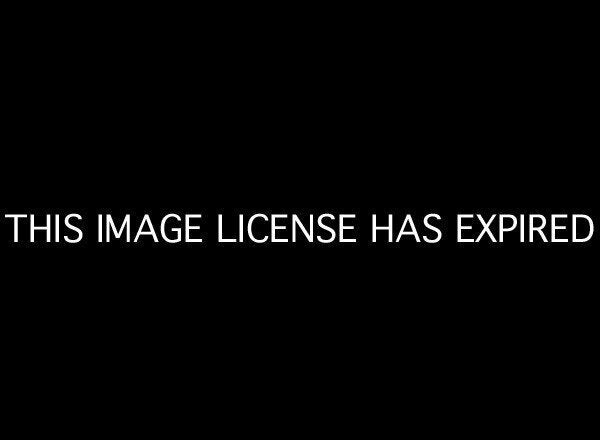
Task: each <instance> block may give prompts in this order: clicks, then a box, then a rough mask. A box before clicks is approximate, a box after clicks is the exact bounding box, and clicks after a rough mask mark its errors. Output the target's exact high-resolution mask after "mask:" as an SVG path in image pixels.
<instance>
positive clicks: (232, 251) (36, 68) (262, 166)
mask: <svg viewBox="0 0 600 440" xmlns="http://www.w3.org/2000/svg"><path fill="white" fill-rule="evenodd" d="M52 12H54V13H56V12H57V11H52ZM153 12H157V11H153ZM163 12H164V11H163ZM247 12H248V14H250V13H251V12H252V13H253V14H252V15H248V14H246V12H240V11H239V10H237V9H236V11H228V12H227V13H225V14H224V15H222V14H221V15H216V14H215V13H214V12H207V11H205V12H195V13H193V14H190V15H188V14H185V13H184V12H183V11H181V12H178V13H176V14H175V15H173V16H171V15H167V14H166V13H165V15H164V16H163V14H162V12H161V13H160V14H159V15H160V18H156V16H155V15H152V18H151V17H150V16H147V15H146V14H145V13H141V12H140V11H137V12H136V13H134V14H131V15H130V14H127V15H125V14H124V13H123V12H122V13H119V14H115V15H114V16H112V15H111V16H110V17H107V18H102V19H100V18H99V17H100V16H102V17H104V15H97V14H100V12H97V13H96V12H95V13H94V14H92V15H85V19H83V18H82V16H78V17H77V19H75V18H73V19H65V22H64V23H63V21H62V20H61V21H58V20H50V19H48V17H49V16H46V17H45V16H44V14H43V13H41V14H39V15H40V16H36V17H35V19H34V18H33V15H36V14H34V13H33V12H32V11H29V12H28V14H26V15H25V16H23V17H24V21H19V22H18V24H16V25H15V26H14V29H12V28H11V29H10V30H8V31H7V39H6V44H5V52H4V55H3V66H4V67H3V70H4V72H3V73H4V74H5V79H4V80H3V85H4V87H3V96H4V99H3V109H4V111H3V113H4V114H3V124H2V125H3V133H4V136H3V137H4V142H3V153H2V154H3V160H2V173H1V176H2V177H1V178H2V201H1V202H2V213H3V214H4V213H6V212H27V213H34V212H36V213H42V212H43V213H67V212H79V213H82V214H85V215H86V216H91V215H94V214H95V213H97V212H106V211H109V210H110V211H111V212H127V211H129V212H136V213H143V212H149V213H152V214H154V215H159V214H161V213H165V212H170V211H174V212H179V213H186V212H189V213H202V214H203V215H205V217H206V218H207V219H211V220H212V221H214V216H215V215H216V213H218V212H223V211H226V212H238V211H243V212H267V213H269V212H274V213H282V212H283V213H316V214H318V213H320V212H334V213H336V212H355V213H358V214H359V215H360V216H361V243H360V244H357V245H347V246H346V245H344V246H342V245H334V246H329V247H322V246H321V247H319V246H314V247H311V246H289V245H283V246H275V245H273V246H267V247H260V248H253V247H244V248H231V247H228V248H219V247H217V246H215V245H214V244H213V245H211V244H210V243H209V244H207V245H206V246H198V247H189V246H188V247H185V246H183V247H179V246H178V247H173V248H168V247H158V248H156V247H152V246H139V247H133V246H132V247H129V248H128V247H126V246H125V247H118V246H117V247H98V246H96V245H94V244H93V243H87V244H82V245H80V246H75V247H66V248H65V247H56V246H55V247H53V246H14V245H11V244H10V243H9V242H8V240H7V239H6V238H7V237H6V235H7V231H6V230H5V229H6V225H5V224H4V225H3V234H4V241H3V247H2V253H3V255H4V256H5V257H6V258H4V259H3V263H2V264H3V270H2V273H3V278H4V281H3V286H6V287H3V288H2V292H3V294H2V301H3V303H4V304H3V307H2V311H3V314H4V315H5V319H3V326H4V328H5V331H4V332H3V333H4V338H3V339H4V341H5V344H4V346H5V347H6V348H5V358H6V362H5V365H7V366H8V367H9V371H10V373H9V374H7V375H6V382H7V384H8V385H9V387H10V388H11V389H14V390H15V393H14V394H13V393H11V394H10V395H11V398H10V408H11V414H15V415H18V416H23V415H24V414H25V415H27V414H32V412H31V411H32V410H33V409H37V410H39V411H36V414H37V413H41V414H44V415H46V418H44V420H45V422H44V423H48V424H51V425H56V426H61V427H63V426H64V425H63V424H64V423H66V424H67V425H70V424H72V423H74V422H73V421H74V419H77V420H78V421H83V422H87V423H86V425H87V426H88V427H90V426H98V427H104V428H106V427H107V426H110V425H112V422H114V421H123V420H127V421H132V420H133V421H134V425H135V426H138V427H148V426H150V427H152V428H153V429H158V426H157V425H160V426H162V427H165V428H166V429H167V430H168V431H172V430H174V429H176V428H180V427H181V426H183V425H184V424H183V423H182V422H184V421H191V422H192V423H193V424H195V425H196V424H199V425H201V426H198V427H199V428H202V427H203V426H205V425H204V423H206V422H205V421H206V420H207V419H208V420H209V421H212V422H213V423H214V422H216V423H217V424H218V425H219V426H221V427H222V429H224V430H230V429H239V428H242V429H253V428H255V427H256V428H262V429H265V428H270V429H273V428H274V427H275V426H276V425H278V424H280V423H281V422H283V423H282V424H283V426H284V427H285V429H286V430H285V431H281V432H288V431H295V430H298V429H306V430H308V432H314V431H313V430H312V429H314V428H312V427H313V426H315V422H317V423H318V422H323V421H328V422H330V423H329V426H330V428H329V429H331V430H332V431H331V432H337V430H340V429H344V428H350V429H353V430H354V429H356V430H358V429H359V428H363V429H365V432H369V433H372V432H373V430H375V429H383V428H384V427H386V426H387V425H389V424H390V423H391V425H392V426H395V427H396V428H402V427H404V426H406V427H408V425H405V424H404V423H405V422H402V421H405V420H407V419H408V420H410V421H412V422H413V423H416V424H417V425H419V426H421V427H422V428H423V429H425V430H431V429H440V428H441V429H448V430H449V429H455V428H461V429H465V428H467V427H469V428H471V429H474V428H475V425H477V424H479V423H482V424H483V425H484V426H485V427H486V428H487V429H488V430H498V429H507V430H509V432H512V431H510V430H511V429H512V428H511V427H512V426H514V423H515V422H523V421H525V420H528V421H532V420H533V421H534V423H532V424H531V426H532V428H533V429H541V427H552V428H553V429H554V428H555V429H558V427H559V426H557V425H561V426H563V427H565V428H567V429H569V430H571V429H573V426H574V425H573V423H574V422H573V420H574V419H573V418H572V416H574V415H576V416H577V418H578V422H577V425H578V426H581V422H582V421H583V420H584V419H585V418H586V414H588V413H589V408H588V406H587V404H586V398H587V397H589V396H590V395H592V392H593V390H594V389H595V385H594V381H593V380H592V374H591V373H592V371H593V370H594V368H595V366H597V363H595V361H592V359H593V358H594V356H593V349H594V346H593V341H594V340H595V338H596V336H597V329H598V326H597V321H596V320H595V314H596V311H597V304H596V301H595V299H594V297H593V295H594V293H595V291H596V290H597V288H596V287H595V283H594V282H593V281H595V278H594V269H595V266H596V264H597V263H596V262H597V237H595V238H594V241H593V243H588V244H585V245H562V244H558V245H552V246H550V245H515V244H507V245H505V246H489V245H481V246H460V245H458V244H456V243H455V234H454V224H453V219H454V216H455V215H456V214H457V213H461V212H477V213H512V214H519V213H545V214H549V213H584V214H588V215H591V216H592V217H593V218H594V219H595V221H596V224H597V208H596V207H595V205H596V203H595V200H596V198H595V195H594V193H593V188H595V187H596V186H597V183H596V180H597V179H595V167H594V160H593V158H592V154H593V151H592V148H593V146H594V145H597V135H596V132H595V130H594V129H595V123H596V122H595V121H596V119H597V116H598V115H597V108H596V107H595V105H596V104H595V102H596V101H597V85H596V84H595V82H594V81H593V78H596V77H597V69H596V67H595V66H594V64H593V61H594V60H593V54H594V51H593V49H594V46H593V45H592V42H593V40H592V39H591V33H592V32H593V29H591V28H590V27H588V26H587V24H586V23H584V22H583V21H582V19H581V17H580V16H577V17H575V18H569V17H568V16H567V15H564V16H562V17H561V19H560V20H558V19H556V18H553V19H552V20H550V19H549V18H547V17H546V18H544V17H542V16H541V14H540V13H539V11H538V13H535V14H532V15H527V17H526V18H525V13H524V11H521V13H520V14H516V15H514V16H513V15H511V14H509V16H506V15H504V14H501V13H500V11H495V12H494V13H487V12H484V11H481V12H480V15H477V14H478V13H476V12H475V11H469V14H466V12H467V11H445V12H441V11H427V12H425V13H420V14H416V13H414V12H412V11H404V12H397V11H394V12H393V13H392V12H385V11H380V12H376V13H374V14H371V13H369V14H367V13H366V11H353V12H354V14H352V15H347V14H346V13H344V14H338V13H332V14H330V15H329V14H328V15H327V17H326V18H325V14H324V11H321V13H319V14H308V16H307V15H306V14H303V13H301V12H300V11H295V12H294V13H284V12H283V11H281V12H280V13H276V12H274V11H272V10H270V11H269V13H268V14H267V13H266V12H265V11H262V12H261V11H255V10H253V11H247ZM305 12H306V11H305ZM446 12H448V13H449V12H452V13H453V14H454V15H446ZM69 13H70V14H73V13H74V12H73V11H70V12H69ZM75 14H77V13H75ZM272 14H273V15H272ZM278 14H280V15H278ZM470 14H474V15H470ZM561 15H562V14H561ZM62 16H63V18H65V17H66V16H65V15H62ZM184 16H185V19H184ZM357 16H358V17H357ZM69 17H70V15H69ZM257 17H260V19H259V18H257ZM557 20H558V21H557ZM429 212H437V213H440V214H441V215H442V216H443V217H444V219H445V228H444V234H445V237H444V240H443V242H442V243H441V244H439V245H436V246H414V245H411V244H410V243H406V244H402V245H398V246H389V247H375V246H372V245H370V244H369V243H368V241H369V240H368V238H369V234H368V225H369V223H368V219H369V216H370V214H371V213H378V214H387V213H395V214H398V215H401V214H405V213H413V214H423V213H429ZM207 221H209V220H207ZM363 229H367V230H366V233H365V231H364V230H363ZM55 411H56V412H58V413H61V414H62V416H61V417H54V416H53V415H52V414H53V413H54V412H55ZM25 417H26V416H25ZM40 417H41V416H40ZM172 417H174V418H172ZM40 420H41V419H40ZM51 425H48V426H51ZM26 426H27V425H26ZM134 429H140V428H135V427H134Z"/></svg>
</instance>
